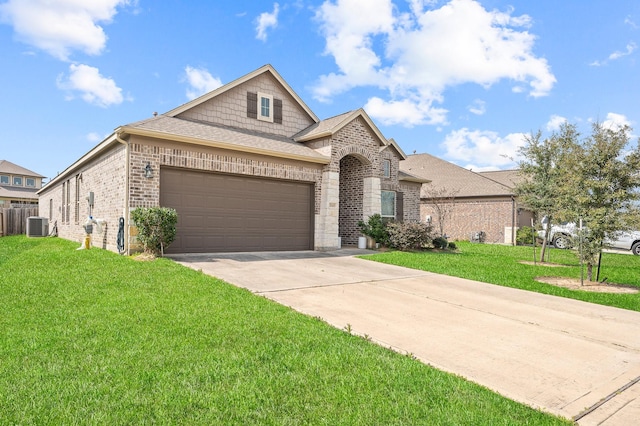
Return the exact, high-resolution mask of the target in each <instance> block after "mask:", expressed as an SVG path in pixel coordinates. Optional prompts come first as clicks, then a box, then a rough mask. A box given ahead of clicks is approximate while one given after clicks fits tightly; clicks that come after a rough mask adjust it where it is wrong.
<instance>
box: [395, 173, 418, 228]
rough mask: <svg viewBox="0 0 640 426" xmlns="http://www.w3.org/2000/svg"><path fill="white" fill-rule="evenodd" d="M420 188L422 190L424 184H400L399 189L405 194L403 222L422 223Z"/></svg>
mask: <svg viewBox="0 0 640 426" xmlns="http://www.w3.org/2000/svg"><path fill="white" fill-rule="evenodd" d="M420 188H422V184H420V183H415V182H400V184H399V189H400V191H401V192H402V193H403V199H402V201H403V203H404V216H403V220H405V221H409V222H419V221H420Z"/></svg>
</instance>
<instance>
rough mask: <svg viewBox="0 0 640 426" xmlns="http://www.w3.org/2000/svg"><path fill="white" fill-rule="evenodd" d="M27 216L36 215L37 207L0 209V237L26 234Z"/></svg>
mask: <svg viewBox="0 0 640 426" xmlns="http://www.w3.org/2000/svg"><path fill="white" fill-rule="evenodd" d="M29 216H38V207H20V208H11V209H0V237H4V236H5V235H19V234H26V233H27V218H28V217H29Z"/></svg>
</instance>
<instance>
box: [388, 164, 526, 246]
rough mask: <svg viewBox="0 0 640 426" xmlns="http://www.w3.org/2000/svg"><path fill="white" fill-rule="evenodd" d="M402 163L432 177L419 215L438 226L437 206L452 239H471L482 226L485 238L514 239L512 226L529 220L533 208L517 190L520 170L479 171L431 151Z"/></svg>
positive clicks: (415, 172) (424, 190)
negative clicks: (519, 198) (520, 199)
mask: <svg viewBox="0 0 640 426" xmlns="http://www.w3.org/2000/svg"><path fill="white" fill-rule="evenodd" d="M400 167H401V170H402V171H405V172H407V173H411V174H412V175H415V176H419V177H421V178H424V179H428V180H430V181H431V182H430V183H425V184H423V186H422V190H421V193H420V200H421V206H420V214H421V218H422V220H423V221H431V223H432V224H433V225H434V229H436V230H437V229H438V228H439V226H438V225H439V224H438V217H439V215H438V212H437V209H436V205H437V206H439V207H440V208H441V209H442V210H444V211H445V212H446V214H445V218H446V219H445V221H444V232H445V234H446V235H447V237H448V238H449V239H451V240H473V239H474V238H475V237H476V236H477V235H478V234H479V233H481V232H482V233H484V236H485V239H484V241H485V242H488V243H504V244H513V243H514V241H515V232H514V229H517V228H518V227H521V226H524V225H530V223H531V217H532V215H531V212H529V211H527V210H525V209H523V208H522V206H520V205H519V204H518V202H517V199H516V197H515V193H514V190H513V188H514V187H515V184H516V183H517V182H518V179H519V175H518V172H517V171H516V170H505V171H496V172H482V173H476V172H473V171H470V170H467V169H464V168H462V167H460V166H457V165H455V164H453V163H450V162H448V161H445V160H442V159H440V158H437V157H434V156H433V155H429V154H414V155H409V156H408V158H407V159H406V160H405V161H403V162H401V164H400ZM434 199H435V200H434ZM434 201H435V203H434Z"/></svg>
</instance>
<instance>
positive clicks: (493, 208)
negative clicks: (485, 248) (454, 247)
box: [420, 200, 513, 243]
mask: <svg viewBox="0 0 640 426" xmlns="http://www.w3.org/2000/svg"><path fill="white" fill-rule="evenodd" d="M420 213H421V216H422V220H423V221H424V220H425V218H426V216H427V215H430V216H431V219H432V224H433V228H434V230H438V229H439V227H438V215H437V214H436V212H435V209H434V207H433V205H432V204H429V203H426V202H423V203H422V204H421V206H420ZM512 214H513V210H512V203H511V200H487V201H481V200H478V201H456V202H454V203H453V208H452V209H451V213H450V215H449V217H448V218H447V219H446V221H445V226H444V232H445V234H446V235H447V237H449V239H450V240H455V241H468V240H469V239H470V238H471V236H472V235H473V234H474V233H476V232H479V231H482V232H484V233H485V234H486V239H485V242H487V243H504V242H505V227H511V226H512Z"/></svg>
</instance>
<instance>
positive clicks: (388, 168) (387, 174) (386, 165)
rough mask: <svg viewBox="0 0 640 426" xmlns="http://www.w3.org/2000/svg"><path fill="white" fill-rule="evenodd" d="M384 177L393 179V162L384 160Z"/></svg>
mask: <svg viewBox="0 0 640 426" xmlns="http://www.w3.org/2000/svg"><path fill="white" fill-rule="evenodd" d="M382 175H383V176H384V177H386V178H390V177H391V160H382Z"/></svg>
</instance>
